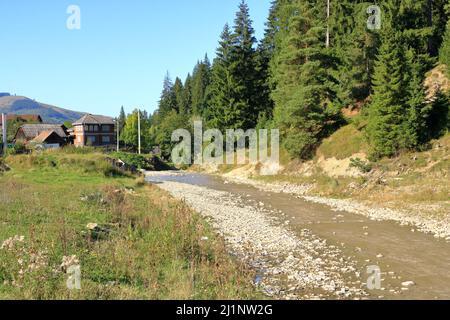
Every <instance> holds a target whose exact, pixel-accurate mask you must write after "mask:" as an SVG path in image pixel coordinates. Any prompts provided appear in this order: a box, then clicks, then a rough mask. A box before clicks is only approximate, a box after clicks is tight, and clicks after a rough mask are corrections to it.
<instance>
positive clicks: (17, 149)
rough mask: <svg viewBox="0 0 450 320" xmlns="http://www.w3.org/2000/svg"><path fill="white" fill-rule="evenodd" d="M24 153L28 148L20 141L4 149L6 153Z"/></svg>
mask: <svg viewBox="0 0 450 320" xmlns="http://www.w3.org/2000/svg"><path fill="white" fill-rule="evenodd" d="M24 153H28V150H27V148H26V146H25V145H24V144H23V143H21V142H17V143H16V144H15V145H14V146H13V147H12V148H8V149H7V151H6V154H7V155H17V154H24Z"/></svg>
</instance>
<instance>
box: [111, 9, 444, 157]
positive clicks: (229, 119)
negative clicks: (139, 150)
mask: <svg viewBox="0 0 450 320" xmlns="http://www.w3.org/2000/svg"><path fill="white" fill-rule="evenodd" d="M328 4H329V5H330V7H329V12H330V14H329V16H328V13H327V12H328V8H327V6H328ZM370 5H373V3H370V2H367V1H360V0H339V1H338V0H330V1H329V2H328V1H327V0H274V1H273V2H272V5H271V9H270V12H269V16H268V20H267V22H266V29H265V34H264V37H263V39H261V40H260V41H258V40H257V39H256V38H255V31H254V29H253V22H252V20H251V17H250V10H249V7H248V5H247V4H246V2H245V1H242V2H241V3H240V5H239V8H238V11H237V13H236V18H235V20H234V23H233V24H232V25H231V26H230V25H229V24H226V25H225V26H224V28H223V31H222V33H221V35H220V39H219V42H218V47H217V50H216V55H215V57H214V59H213V61H212V62H211V61H210V60H209V58H208V56H205V57H204V58H203V59H202V60H200V61H198V62H197V64H196V65H195V67H194V69H193V71H192V73H190V74H189V75H188V76H187V78H186V79H185V80H184V81H183V80H182V79H180V78H178V77H177V78H175V80H174V81H173V80H172V79H171V78H170V76H169V74H167V76H166V77H165V79H164V83H163V90H162V93H161V98H160V100H159V104H158V109H157V110H156V111H155V112H154V113H153V114H152V115H149V114H147V113H146V112H142V113H141V119H142V121H143V125H142V130H143V131H142V132H143V141H144V145H145V147H146V148H151V147H152V146H155V145H158V146H160V147H161V149H162V152H163V155H164V156H165V157H169V156H170V152H171V149H172V147H173V143H172V142H171V134H172V132H173V131H174V130H176V129H180V128H185V129H192V128H191V126H192V121H193V120H195V119H202V120H203V121H204V124H205V126H206V127H210V128H217V129H220V130H222V131H224V130H226V129H244V130H246V129H250V128H268V129H270V128H279V129H280V132H281V136H282V142H283V145H284V147H285V148H286V150H287V151H288V152H289V153H290V155H291V156H292V157H295V158H301V159H308V158H310V157H311V156H312V155H313V154H314V150H315V148H316V147H317V146H318V145H319V144H320V142H321V141H322V140H323V139H324V138H326V137H327V136H329V135H330V134H332V133H333V132H334V131H336V130H337V129H338V128H339V127H341V126H342V125H345V124H346V123H348V121H349V119H347V118H345V117H344V116H343V113H342V110H343V109H345V108H350V109H358V110H360V116H359V117H360V122H361V123H363V128H362V130H364V132H365V135H366V137H367V140H368V142H369V144H370V146H371V157H372V158H373V159H378V158H381V157H384V156H394V155H396V154H398V153H399V152H401V151H403V150H409V149H420V148H422V147H423V146H425V145H426V144H427V143H428V142H429V141H430V140H431V139H434V138H438V137H440V136H441V135H443V134H444V133H445V132H447V130H448V128H449V123H450V121H449V97H448V95H446V94H445V93H444V92H440V91H439V90H438V92H437V93H436V94H435V95H433V96H431V97H430V95H429V94H428V92H427V90H426V88H425V87H424V80H425V77H426V73H427V72H428V71H429V70H431V69H432V68H433V67H434V66H436V65H437V64H438V63H442V64H444V65H447V66H450V61H449V60H450V21H449V16H450V2H449V0H381V1H377V5H378V6H379V7H380V8H381V29H379V30H373V29H372V28H368V26H367V21H368V18H369V13H368V11H367V9H368V7H369V6H370ZM447 70H448V68H447ZM136 118H137V110H136V111H135V112H133V113H132V114H130V115H128V116H125V113H124V112H123V109H122V111H121V115H120V117H119V119H120V123H122V124H123V125H124V126H123V128H121V129H122V130H121V132H122V133H121V140H122V142H123V143H124V144H126V145H129V146H135V145H136V144H137V129H136V128H137V122H136Z"/></svg>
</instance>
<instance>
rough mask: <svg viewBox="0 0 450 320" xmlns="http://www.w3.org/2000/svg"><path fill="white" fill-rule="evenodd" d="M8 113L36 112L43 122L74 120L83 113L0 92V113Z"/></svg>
mask: <svg viewBox="0 0 450 320" xmlns="http://www.w3.org/2000/svg"><path fill="white" fill-rule="evenodd" d="M2 112H3V113H9V114H18V115H21V114H38V115H40V116H41V118H42V120H43V121H44V123H63V122H65V121H71V122H74V121H76V120H78V119H79V118H81V117H82V116H83V115H84V114H85V113H83V112H76V111H71V110H66V109H62V108H59V107H55V106H51V105H48V104H44V103H40V102H36V101H34V100H31V99H29V98H27V97H21V96H11V95H9V94H7V93H1V94H0V113H2Z"/></svg>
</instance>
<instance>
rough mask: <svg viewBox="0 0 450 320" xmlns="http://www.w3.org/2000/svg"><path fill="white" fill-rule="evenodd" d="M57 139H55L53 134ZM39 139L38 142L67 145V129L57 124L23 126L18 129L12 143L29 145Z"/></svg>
mask: <svg viewBox="0 0 450 320" xmlns="http://www.w3.org/2000/svg"><path fill="white" fill-rule="evenodd" d="M52 132H53V133H54V134H56V135H57V136H58V137H59V138H56V137H55V135H54V134H51V133H52ZM38 137H39V140H42V139H43V138H45V139H44V140H47V139H51V140H52V141H56V140H57V141H58V143H59V144H60V145H62V144H65V143H67V141H68V134H67V128H66V127H65V126H64V125H59V124H24V125H22V126H20V127H19V129H18V130H17V133H16V135H15V137H14V141H16V142H22V143H25V144H27V143H29V142H30V141H32V140H34V139H36V138H38Z"/></svg>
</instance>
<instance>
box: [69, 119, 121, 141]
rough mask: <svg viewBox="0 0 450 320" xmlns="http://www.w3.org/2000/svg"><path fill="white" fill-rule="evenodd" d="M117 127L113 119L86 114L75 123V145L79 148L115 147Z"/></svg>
mask: <svg viewBox="0 0 450 320" xmlns="http://www.w3.org/2000/svg"><path fill="white" fill-rule="evenodd" d="M115 126H116V125H115V122H114V119H113V118H111V117H105V116H99V115H92V114H86V115H84V116H83V117H82V118H81V119H79V120H78V121H75V122H74V123H73V136H74V137H73V138H74V144H75V146H77V147H84V146H109V145H114V144H115V143H116V134H115Z"/></svg>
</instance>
